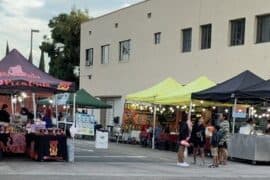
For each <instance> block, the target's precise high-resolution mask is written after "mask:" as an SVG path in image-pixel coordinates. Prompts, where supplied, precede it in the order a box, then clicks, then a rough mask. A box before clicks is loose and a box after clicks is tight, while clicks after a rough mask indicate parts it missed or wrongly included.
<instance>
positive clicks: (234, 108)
mask: <svg viewBox="0 0 270 180" xmlns="http://www.w3.org/2000/svg"><path fill="white" fill-rule="evenodd" d="M236 105H237V98H234V105H233V127H232V134H234V131H235V114H234V113H236Z"/></svg>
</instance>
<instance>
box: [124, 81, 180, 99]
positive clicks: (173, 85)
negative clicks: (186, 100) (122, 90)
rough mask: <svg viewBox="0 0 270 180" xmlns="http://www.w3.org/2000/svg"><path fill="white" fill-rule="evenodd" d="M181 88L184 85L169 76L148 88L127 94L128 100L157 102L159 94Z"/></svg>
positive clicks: (162, 94)
mask: <svg viewBox="0 0 270 180" xmlns="http://www.w3.org/2000/svg"><path fill="white" fill-rule="evenodd" d="M181 88H183V86H182V85H181V84H179V83H178V82H177V81H176V80H174V79H172V78H167V79H165V80H164V81H161V82H160V83H158V84H156V85H154V86H152V87H150V88H148V89H146V90H143V91H140V92H137V93H134V94H130V95H127V96H126V100H128V101H138V102H147V103H154V104H156V98H158V97H159V96H164V95H166V94H168V92H172V91H178V90H180V89H181Z"/></svg>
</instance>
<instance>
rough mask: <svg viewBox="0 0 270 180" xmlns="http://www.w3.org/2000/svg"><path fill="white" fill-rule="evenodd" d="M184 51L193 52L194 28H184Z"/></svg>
mask: <svg viewBox="0 0 270 180" xmlns="http://www.w3.org/2000/svg"><path fill="white" fill-rule="evenodd" d="M181 32H182V52H183V53H186V52H191V49H192V28H185V29H182V31H181Z"/></svg>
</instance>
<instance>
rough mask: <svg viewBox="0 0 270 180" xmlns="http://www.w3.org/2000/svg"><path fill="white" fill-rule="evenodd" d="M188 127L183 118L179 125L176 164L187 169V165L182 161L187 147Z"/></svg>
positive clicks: (185, 119)
mask: <svg viewBox="0 0 270 180" xmlns="http://www.w3.org/2000/svg"><path fill="white" fill-rule="evenodd" d="M189 134H190V133H189V127H188V124H187V118H183V119H182V120H181V122H180V124H179V137H178V138H179V140H178V143H179V149H178V153H177V156H178V162H177V166H181V167H189V164H188V163H186V162H185V161H184V158H185V156H184V153H185V150H186V148H187V147H189V146H190V145H189V142H188V141H189Z"/></svg>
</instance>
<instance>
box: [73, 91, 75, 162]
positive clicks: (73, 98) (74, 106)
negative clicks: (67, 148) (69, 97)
mask: <svg viewBox="0 0 270 180" xmlns="http://www.w3.org/2000/svg"><path fill="white" fill-rule="evenodd" d="M75 101H76V93H73V123H74V127H75V128H76V116H75V115H76V102H75ZM73 147H74V162H75V135H74V137H73Z"/></svg>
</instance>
